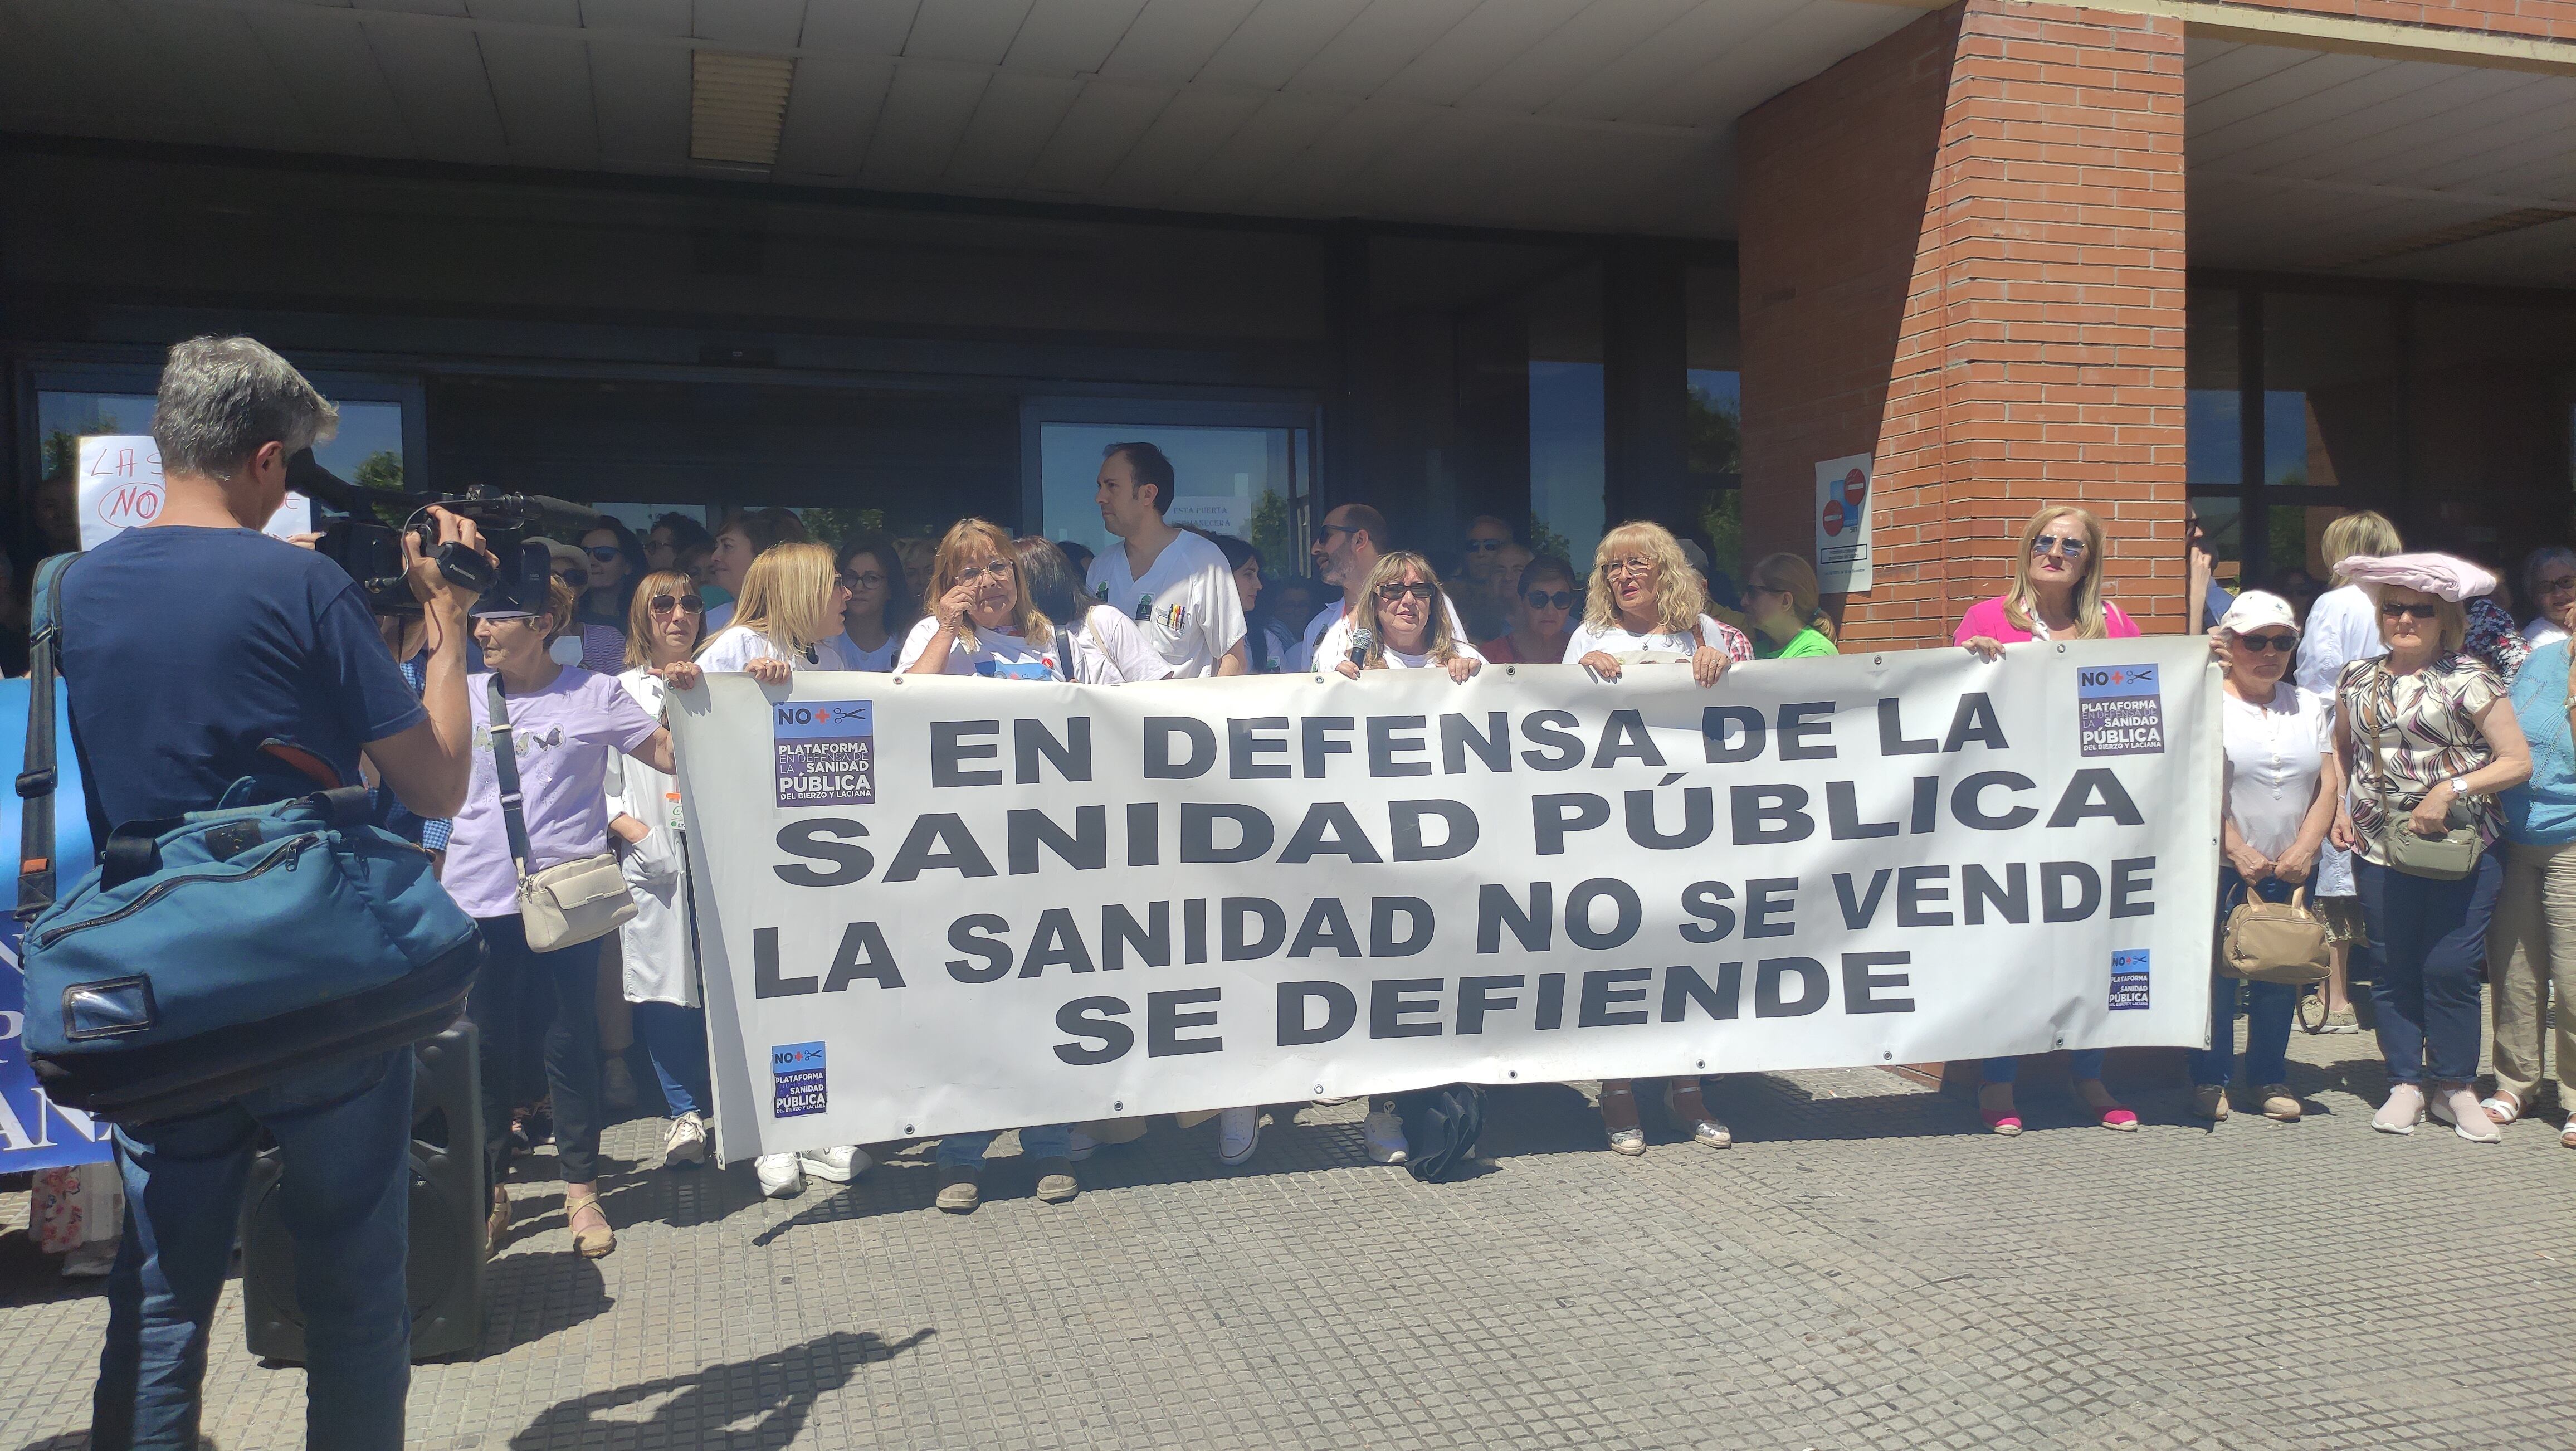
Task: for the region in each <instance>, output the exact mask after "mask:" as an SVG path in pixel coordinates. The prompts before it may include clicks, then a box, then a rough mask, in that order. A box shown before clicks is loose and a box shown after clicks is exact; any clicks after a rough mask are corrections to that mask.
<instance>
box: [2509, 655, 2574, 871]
mask: <svg viewBox="0 0 2576 1451" xmlns="http://www.w3.org/2000/svg"><path fill="white" fill-rule="evenodd" d="M2567 645H2568V642H2567V641H2565V640H2558V641H2554V642H2552V643H2550V644H2547V645H2543V646H2541V647H2540V648H2539V649H2537V650H2534V651H2532V652H2531V658H2530V659H2528V660H2526V661H2524V662H2523V664H2522V669H2521V670H2520V671H2519V672H2517V673H2516V674H2515V675H2514V677H2513V714H2514V719H2516V720H2518V721H2520V722H2521V723H2522V734H2523V737H2524V738H2525V739H2527V740H2529V741H2530V742H2531V779H2530V780H2529V781H2527V782H2525V783H2523V784H2522V785H2520V786H2516V787H2514V788H2512V789H2511V790H2508V791H2506V792H2504V793H2503V794H2502V795H2501V796H2499V797H2497V798H2496V799H2497V803H2498V804H2499V805H2501V806H2502V807H2503V808H2504V835H2505V839H2506V840H2507V841H2518V842H2521V843H2523V844H2524V845H2526V846H2565V845H2566V844H2567V843H2569V842H2576V743H2571V741H2570V740H2569V738H2568V730H2567Z"/></svg>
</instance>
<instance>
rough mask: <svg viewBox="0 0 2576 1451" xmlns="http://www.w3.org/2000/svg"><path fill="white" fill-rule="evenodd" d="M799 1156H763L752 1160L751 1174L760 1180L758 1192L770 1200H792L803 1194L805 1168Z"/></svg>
mask: <svg viewBox="0 0 2576 1451" xmlns="http://www.w3.org/2000/svg"><path fill="white" fill-rule="evenodd" d="M803 1157H804V1156H803V1155H801V1154H763V1155H761V1156H760V1157H759V1158H757V1159H754V1160H752V1163H751V1172H752V1173H754V1174H755V1175H758V1176H759V1178H760V1192H761V1193H763V1194H766V1195H768V1196H769V1197H770V1198H772V1199H793V1198H795V1197H796V1196H797V1195H799V1194H802V1193H804V1192H805V1166H804V1164H803V1163H802V1162H801V1160H802V1159H803Z"/></svg>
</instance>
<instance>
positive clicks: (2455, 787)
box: [2451, 776, 2469, 801]
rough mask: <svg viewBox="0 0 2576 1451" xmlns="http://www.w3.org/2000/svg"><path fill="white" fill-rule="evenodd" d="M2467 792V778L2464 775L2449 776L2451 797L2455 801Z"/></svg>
mask: <svg viewBox="0 0 2576 1451" xmlns="http://www.w3.org/2000/svg"><path fill="white" fill-rule="evenodd" d="M2468 794H2469V778H2468V777H2466V776H2453V777H2452V778H2451V799H2453V800H2455V801H2456V800H2459V799H2461V798H2463V797H2465V796H2467V795H2468Z"/></svg>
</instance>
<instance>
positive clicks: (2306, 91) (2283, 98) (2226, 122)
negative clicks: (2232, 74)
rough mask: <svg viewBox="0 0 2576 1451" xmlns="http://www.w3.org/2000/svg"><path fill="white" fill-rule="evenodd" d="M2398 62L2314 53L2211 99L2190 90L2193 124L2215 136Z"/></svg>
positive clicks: (2195, 128) (2199, 133)
mask: <svg viewBox="0 0 2576 1451" xmlns="http://www.w3.org/2000/svg"><path fill="white" fill-rule="evenodd" d="M2396 64H2398V62H2396V61H2393V60H2382V59H2380V58H2379V57H2377V56H2371V55H2312V56H2310V57H2308V58H2307V59H2306V60H2304V61H2301V62H2299V63H2298V64H2297V65H2293V66H2285V67H2283V68H2282V69H2281V70H2280V71H2278V72H2276V73H2274V74H2273V75H2270V76H2266V77H2265V78H2264V79H2263V80H2261V81H2260V82H2257V83H2254V84H2250V85H2243V86H2239V87H2237V88H2236V89H2234V90H2231V91H2228V92H2226V93H2225V94H2223V95H2216V96H2211V97H2209V98H2208V99H2207V100H2202V99H2200V98H2199V95H2198V93H2197V92H2190V93H2189V94H2190V96H2191V101H2190V118H2189V126H2190V129H2191V131H2192V134H2194V135H2196V136H2213V135H2216V134H2218V133H2219V132H2220V131H2222V130H2224V129H2225V128H2227V127H2229V126H2233V125H2236V124H2237V123H2239V122H2242V121H2245V120H2246V119H2248V118H2250V117H2255V116H2261V115H2263V114H2265V113H2267V112H2271V111H2276V110H2279V109H2280V108H2281V107H2283V106H2288V105H2292V104H2294V103H2296V102H2301V101H2305V100H2307V99H2308V98H2310V97H2312V96H2317V95H2320V94H2323V93H2326V92H2329V91H2333V90H2335V89H2336V88H2338V87H2341V86H2348V85H2351V84H2352V83H2354V82H2355V81H2358V80H2361V79H2363V78H2365V77H2367V76H2370V75H2372V74H2374V73H2376V72H2379V71H2384V70H2386V69H2388V68H2389V67H2390V66H2393V65H2396ZM2187 81H2188V76H2187V75H2186V83H2187ZM2339 101H2340V98H2338V99H2337V100H2330V101H2329V102H2327V104H2328V105H2334V104H2338V103H2339Z"/></svg>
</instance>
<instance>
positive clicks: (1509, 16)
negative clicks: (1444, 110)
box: [1379, 0, 1592, 106]
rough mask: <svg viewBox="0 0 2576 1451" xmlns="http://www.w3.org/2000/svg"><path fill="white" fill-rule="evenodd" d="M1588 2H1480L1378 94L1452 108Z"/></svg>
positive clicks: (1549, 0)
mask: <svg viewBox="0 0 2576 1451" xmlns="http://www.w3.org/2000/svg"><path fill="white" fill-rule="evenodd" d="M1591 3H1592V0H1485V3H1484V4H1482V5H1479V6H1477V7H1476V9H1475V12H1474V13H1473V14H1471V15H1469V16H1467V17H1466V18H1465V19H1463V20H1461V21H1459V22H1458V23H1457V24H1456V25H1453V26H1451V27H1449V29H1448V30H1447V31H1446V32H1444V33H1443V34H1442V35H1441V36H1440V38H1439V39H1437V40H1435V41H1433V42H1432V43H1431V44H1430V45H1428V46H1426V47H1424V49H1423V51H1422V54H1420V55H1418V56H1415V57H1414V58H1413V59H1412V60H1411V61H1409V62H1407V63H1406V64H1405V67H1404V69H1403V70H1401V71H1399V72H1397V73H1396V74H1395V75H1394V76H1393V77H1391V78H1389V79H1388V81H1387V83H1386V84H1385V85H1384V86H1383V87H1381V88H1380V91H1379V93H1380V94H1381V95H1383V96H1385V97H1387V98H1389V99H1391V100H1405V101H1423V102H1427V103H1429V104H1431V105H1435V106H1449V105H1455V104H1456V103H1457V102H1458V101H1460V100H1461V99H1463V98H1464V97H1465V96H1466V94H1467V93H1468V92H1469V91H1472V90H1474V89H1475V88H1476V87H1477V86H1479V85H1481V84H1483V83H1484V81H1485V80H1486V78H1487V77H1489V76H1491V75H1493V73H1494V72H1495V71H1497V70H1500V69H1501V68H1502V67H1504V66H1505V65H1508V64H1510V63H1511V62H1512V61H1514V60H1517V59H1519V58H1520V56H1521V55H1522V54H1524V53H1525V52H1527V51H1528V50H1529V49H1530V47H1532V46H1535V45H1539V44H1542V43H1544V42H1545V41H1546V39H1547V37H1548V36H1550V35H1552V34H1554V33H1555V32H1556V29H1557V27H1558V26H1561V25H1563V24H1564V23H1565V22H1566V21H1568V20H1571V19H1573V18H1574V16H1575V14H1576V13H1577V12H1578V11H1580V10H1582V9H1583V8H1584V7H1585V6H1586V5H1589V4H1591Z"/></svg>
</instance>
